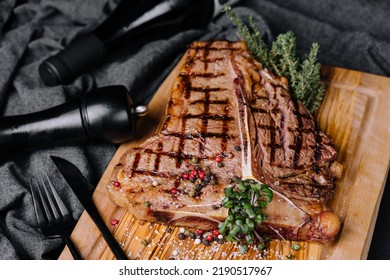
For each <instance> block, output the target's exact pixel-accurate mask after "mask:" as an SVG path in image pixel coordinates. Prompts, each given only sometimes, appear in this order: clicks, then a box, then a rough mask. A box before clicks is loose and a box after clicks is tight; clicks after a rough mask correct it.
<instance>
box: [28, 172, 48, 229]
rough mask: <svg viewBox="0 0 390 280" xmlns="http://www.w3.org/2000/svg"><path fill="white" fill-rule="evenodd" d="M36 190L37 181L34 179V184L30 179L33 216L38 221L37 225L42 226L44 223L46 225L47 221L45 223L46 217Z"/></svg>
mask: <svg viewBox="0 0 390 280" xmlns="http://www.w3.org/2000/svg"><path fill="white" fill-rule="evenodd" d="M38 188H39V187H38V181H37V180H36V179H35V183H34V179H30V189H31V194H32V199H33V204H34V210H35V214H36V216H37V220H38V223H39V225H40V226H42V225H44V224H45V223H47V222H48V221H47V217H46V215H45V213H44V212H43V210H42V209H43V205H42V201H41V197H40V194H39V193H38V192H39V189H38Z"/></svg>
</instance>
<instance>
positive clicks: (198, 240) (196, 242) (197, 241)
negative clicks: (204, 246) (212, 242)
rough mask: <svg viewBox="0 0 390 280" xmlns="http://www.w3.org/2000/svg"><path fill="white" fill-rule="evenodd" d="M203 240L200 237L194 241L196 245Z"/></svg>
mask: <svg viewBox="0 0 390 280" xmlns="http://www.w3.org/2000/svg"><path fill="white" fill-rule="evenodd" d="M201 242H202V240H200V238H196V239H195V241H194V243H195V244H196V245H198V244H200V243H201Z"/></svg>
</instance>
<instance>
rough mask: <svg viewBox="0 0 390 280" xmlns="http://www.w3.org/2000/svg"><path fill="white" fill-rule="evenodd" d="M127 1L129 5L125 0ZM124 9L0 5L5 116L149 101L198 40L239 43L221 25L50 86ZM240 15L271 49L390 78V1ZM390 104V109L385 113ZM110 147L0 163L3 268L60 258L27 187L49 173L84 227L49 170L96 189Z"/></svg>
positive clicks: (1, 110)
mask: <svg viewBox="0 0 390 280" xmlns="http://www.w3.org/2000/svg"><path fill="white" fill-rule="evenodd" d="M127 1H128V0H127ZM118 3H119V0H69V1H63V0H29V1H27V0H1V1H0V116H7V115H17V114H26V113H31V112H36V111H39V110H43V109H46V108H50V107H53V106H55V105H58V104H62V103H64V102H66V101H69V100H71V99H73V98H76V97H78V96H80V95H81V94H82V93H84V92H86V91H89V90H92V89H95V88H97V87H101V86H105V85H112V84H121V85H125V86H126V87H128V88H129V90H130V92H131V93H132V94H133V98H134V99H137V100H148V99H150V97H151V96H152V95H153V92H154V90H155V88H156V86H157V85H158V84H159V83H161V82H162V81H163V79H164V77H165V76H166V74H167V73H169V71H170V69H171V67H172V66H173V65H174V64H175V62H176V59H177V58H178V57H180V55H181V54H182V52H183V51H184V49H185V46H186V45H187V44H188V43H190V42H191V41H193V40H199V39H202V40H208V39H214V38H228V39H232V40H233V39H237V36H236V31H235V29H234V28H233V26H232V25H231V24H230V23H229V21H228V20H226V18H224V17H220V18H217V19H216V20H215V21H214V22H213V23H211V24H210V25H209V27H208V28H207V29H206V30H197V29H191V30H188V31H186V32H182V33H180V34H176V35H174V36H172V37H170V38H167V39H163V40H159V41H156V42H151V43H149V44H147V45H145V46H142V47H140V48H138V49H136V50H130V49H127V50H126V49H125V50H124V52H122V53H121V54H120V55H117V56H114V57H112V58H111V60H108V61H106V62H105V63H103V64H102V65H99V66H98V67H96V68H95V69H94V70H92V71H90V72H89V73H85V74H83V75H81V76H79V77H78V78H77V79H76V80H75V81H74V82H72V83H71V84H69V85H64V86H57V87H46V86H45V85H44V84H43V83H42V82H41V81H40V79H39V76H38V66H39V64H40V63H41V62H42V61H43V60H44V59H46V58H47V57H49V56H51V55H54V54H56V53H57V52H58V51H59V50H61V49H63V48H64V47H65V46H67V45H68V44H69V43H70V42H71V41H72V40H73V39H74V38H75V37H77V36H79V35H81V34H84V33H87V32H88V31H90V30H93V29H94V28H95V27H96V26H98V25H99V24H100V23H101V22H103V21H104V19H105V18H106V17H108V16H109V15H110V14H111V12H112V10H113V9H114V8H115V7H116V5H117V4H118ZM240 6H241V7H239V8H235V9H234V10H235V12H236V13H237V14H239V15H240V16H242V17H245V18H246V17H247V16H248V15H250V14H252V15H254V17H255V19H256V21H257V23H258V27H259V29H260V30H261V31H262V32H263V34H265V35H266V39H267V42H268V43H270V42H271V41H272V39H274V38H275V37H276V36H277V35H278V34H279V33H282V32H285V31H288V30H292V31H293V32H294V33H295V35H296V36H297V38H298V46H297V50H298V52H299V53H303V52H307V51H308V50H309V48H310V45H311V43H312V42H319V43H320V45H321V49H320V53H319V61H320V62H321V63H322V64H325V65H330V66H339V67H344V68H348V69H354V70H359V71H363V72H368V73H373V74H378V75H382V76H389V75H390V32H389V30H390V20H389V19H390V1H387V0H376V1H367V0H344V1H339V0H317V1H310V0H273V1H271V0H269V1H266V0H247V1H243V3H242V4H241V5H240ZM389 105H390V104H389ZM116 148H117V147H116V146H115V145H112V144H93V143H91V144H88V145H75V146H61V147H58V146H57V147H48V148H46V149H41V150H37V151H31V152H26V153H23V154H22V155H15V157H14V158H12V160H9V161H6V162H2V163H0V248H1V250H0V259H46V258H54V259H55V258H57V257H58V254H59V253H60V252H61V250H62V248H63V246H64V244H63V242H62V241H61V240H59V239H50V240H49V239H47V238H45V237H44V236H42V234H41V233H40V231H39V229H38V225H37V221H36V218H35V213H34V210H33V207H32V200H31V194H30V188H29V178H31V177H37V176H38V175H40V174H42V172H43V171H45V172H48V173H49V175H50V176H51V177H53V178H54V181H55V184H56V187H58V188H57V189H59V192H60V195H61V196H62V198H63V199H64V200H65V201H66V204H67V205H68V207H69V208H70V209H71V211H72V214H73V216H74V218H76V219H77V218H78V217H79V216H80V214H81V213H82V211H83V208H82V207H81V205H80V204H79V202H78V201H77V199H76V198H75V197H74V195H73V194H72V193H70V192H69V189H67V188H66V185H64V184H63V182H62V181H61V179H60V175H59V174H58V172H57V171H56V170H55V168H54V166H53V163H52V162H51V161H50V155H57V156H60V157H63V158H65V159H68V160H69V161H71V162H73V163H74V164H75V165H77V167H78V168H79V169H80V170H81V171H82V173H83V174H84V175H85V176H86V178H87V180H88V182H89V183H90V184H91V185H92V186H96V184H97V182H98V181H99V179H100V178H101V176H102V174H103V172H104V170H105V168H106V166H107V164H108V162H109V160H110V159H111V157H112V155H113V154H114V152H115V150H116ZM389 189H390V186H389V181H388V182H387V186H386V188H385V192H384V195H383V199H382V203H381V206H380V210H379V215H378V220H377V223H376V227H375V232H374V236H373V241H372V246H371V248H370V253H369V256H368V258H369V259H390V240H389V236H390V225H389V223H388V217H389V211H390V204H389V203H390V193H389V192H390V190H389Z"/></svg>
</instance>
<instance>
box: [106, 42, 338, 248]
mask: <svg viewBox="0 0 390 280" xmlns="http://www.w3.org/2000/svg"><path fill="white" fill-rule="evenodd" d="M336 156H337V152H336V151H335V148H334V147H333V145H332V141H331V139H330V137H328V136H327V135H326V134H325V133H323V132H322V131H321V130H320V129H319V128H318V126H317V125H316V122H315V121H314V119H313V117H312V115H311V114H310V113H309V111H308V110H307V109H306V108H305V107H304V106H303V105H302V104H301V103H300V102H299V101H297V100H295V99H294V98H292V97H291V94H290V92H289V87H288V81H287V80H286V79H285V78H283V77H277V76H275V75H274V74H272V73H270V72H269V71H268V70H267V69H265V68H263V67H262V65H261V64H260V63H259V62H258V61H256V60H255V59H254V57H253V56H252V54H251V53H250V52H249V51H248V49H247V46H246V44H245V43H244V42H234V43H233V42H227V41H213V42H194V43H192V44H191V45H190V46H189V48H188V50H187V53H186V58H185V61H184V63H183V65H182V66H181V69H180V72H179V74H178V77H177V78H176V80H175V82H174V85H173V88H172V92H171V97H170V101H169V104H168V106H167V109H166V115H165V119H164V122H163V125H162V128H161V131H160V132H159V133H158V134H157V135H155V136H152V137H151V138H149V139H147V140H146V141H145V142H144V143H142V144H141V145H139V146H138V147H135V148H131V149H129V150H128V151H127V152H126V153H125V154H124V155H123V156H122V158H121V159H120V162H119V163H118V165H117V166H116V167H115V168H114V171H113V173H112V177H111V180H110V183H109V184H108V186H107V188H108V192H109V194H110V198H111V199H112V201H114V202H115V203H116V204H117V205H119V206H121V207H123V208H125V209H127V210H128V211H129V212H131V213H133V214H134V215H135V216H136V217H138V218H139V219H142V220H147V221H152V222H160V223H165V224H169V225H176V226H188V227H197V228H203V229H213V228H216V227H217V224H218V223H220V222H221V221H224V220H225V218H226V217H227V213H228V210H227V209H226V208H224V207H221V200H222V199H223V198H224V196H225V195H224V189H225V188H226V187H228V186H229V185H230V184H231V183H232V179H234V178H242V179H254V180H256V181H259V182H262V183H264V184H267V185H268V186H269V187H270V189H271V190H272V191H273V195H274V196H273V200H272V201H271V203H269V204H268V206H267V208H266V209H265V214H266V215H267V219H266V220H264V222H263V224H262V226H261V227H260V228H259V229H258V231H259V232H261V233H263V234H267V235H270V236H271V237H275V238H284V239H287V240H302V241H305V240H306V241H309V240H317V241H326V240H328V239H332V238H334V237H335V235H336V234H337V233H338V231H339V229H340V220H339V218H338V216H337V215H336V214H335V213H334V212H332V211H331V210H330V209H329V207H328V206H327V202H328V201H329V199H330V198H331V197H332V194H333V191H334V187H335V181H336V180H337V179H338V178H339V177H340V176H341V172H342V166H341V164H340V163H338V162H337V161H336ZM218 161H220V162H219V163H218ZM193 170H195V171H193ZM197 170H198V171H197ZM199 170H200V173H204V174H202V175H201V176H199V175H196V174H199ZM194 172H195V173H194ZM191 174H192V175H193V176H192V177H191ZM195 175H196V176H195ZM188 176H190V178H189V177H188ZM205 178H206V179H205Z"/></svg>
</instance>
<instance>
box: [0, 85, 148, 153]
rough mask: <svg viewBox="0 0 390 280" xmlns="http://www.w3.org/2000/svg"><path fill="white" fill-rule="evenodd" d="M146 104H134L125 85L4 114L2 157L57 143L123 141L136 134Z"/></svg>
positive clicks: (0, 141)
mask: <svg viewBox="0 0 390 280" xmlns="http://www.w3.org/2000/svg"><path fill="white" fill-rule="evenodd" d="M146 114H147V107H146V106H134V104H133V103H132V100H131V97H130V94H129V92H128V90H127V89H126V87H124V86H120V85H117V86H107V87H101V88H98V89H96V90H93V91H90V92H87V93H85V94H83V95H82V96H81V97H79V98H77V99H75V100H72V101H70V102H67V103H64V104H62V105H59V106H56V107H53V108H50V109H47V110H44V111H40V112H36V113H31V114H25V115H17V116H5V117H0V160H6V159H9V158H11V157H12V156H13V155H15V154H17V153H20V152H23V151H26V150H32V149H37V148H44V147H49V146H53V145H67V144H83V143H93V142H110V143H114V144H119V143H122V142H125V141H128V140H131V139H132V138H133V137H134V136H135V134H136V122H137V119H138V118H140V117H143V116H145V115H146Z"/></svg>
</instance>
